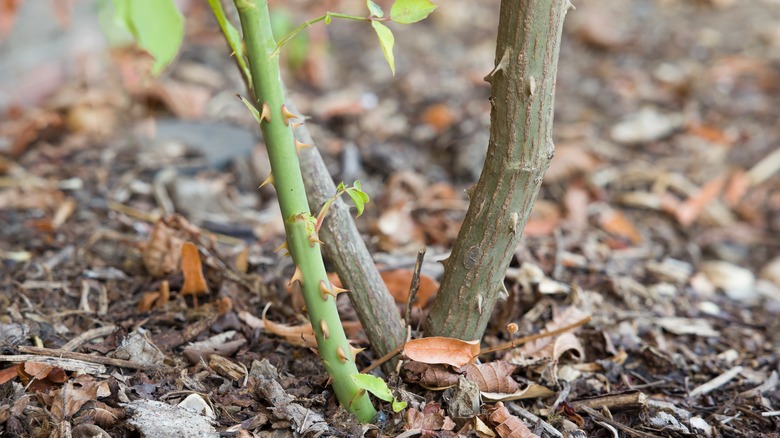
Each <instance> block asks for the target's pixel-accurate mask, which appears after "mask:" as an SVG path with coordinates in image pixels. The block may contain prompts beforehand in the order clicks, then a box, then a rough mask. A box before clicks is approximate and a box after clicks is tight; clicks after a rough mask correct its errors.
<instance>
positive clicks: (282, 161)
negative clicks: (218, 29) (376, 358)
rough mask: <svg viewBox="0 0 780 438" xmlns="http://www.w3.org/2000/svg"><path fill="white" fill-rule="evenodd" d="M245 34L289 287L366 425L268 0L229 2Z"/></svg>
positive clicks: (366, 406)
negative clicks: (298, 293)
mask: <svg viewBox="0 0 780 438" xmlns="http://www.w3.org/2000/svg"><path fill="white" fill-rule="evenodd" d="M234 3H235V5H236V8H237V10H238V13H239V17H240V20H241V28H242V29H243V31H244V40H245V44H246V54H247V58H248V60H249V69H250V71H251V77H252V81H253V88H254V92H255V94H256V96H257V98H258V101H257V102H255V104H256V106H257V107H259V108H262V111H261V113H262V114H263V117H261V119H260V129H261V131H262V133H263V139H264V140H265V143H266V145H267V148H268V156H269V158H270V161H271V172H272V174H273V181H274V186H275V187H276V193H277V197H278V199H279V205H280V208H281V211H282V215H283V217H284V226H285V231H286V234H287V248H288V250H289V251H290V255H291V256H292V258H293V262H294V263H295V266H296V271H295V276H294V277H293V279H292V280H291V282H292V281H299V283H300V286H301V290H302V291H303V296H304V300H305V302H306V307H307V309H308V313H309V319H310V320H311V323H312V328H313V329H314V334H315V337H316V338H317V348H318V351H319V355H320V358H321V359H322V362H323V364H324V366H325V369H326V370H327V371H328V374H330V376H331V378H332V384H333V389H334V392H335V393H336V397H337V398H338V400H339V402H340V403H341V405H342V406H344V407H345V408H346V409H347V410H348V411H350V412H352V413H353V414H355V416H356V417H357V419H358V420H359V421H361V422H364V423H366V422H369V421H371V420H372V419H373V418H374V415H375V414H376V411H375V409H374V406H373V405H372V404H371V401H370V399H369V398H368V394H366V392H365V391H364V390H361V389H360V388H359V387H358V386H357V385H356V384H355V382H354V381H353V380H352V377H351V376H352V375H353V374H356V373H357V372H358V371H357V367H356V365H355V360H354V353H353V351H352V347H351V346H350V344H349V341H348V340H347V337H346V335H345V334H344V329H343V327H342V325H341V320H340V318H339V314H338V311H337V309H336V300H335V294H336V290H335V289H334V287H333V286H332V285H331V284H330V282H329V281H328V278H327V274H326V271H325V265H324V263H323V260H322V253H321V251H320V245H319V243H317V238H316V234H312V232H314V233H316V231H315V230H312V227H311V226H310V224H311V220H312V219H314V218H313V217H312V215H311V212H310V210H309V205H308V203H307V200H306V192H305V189H304V184H303V177H302V176H301V169H300V165H299V161H298V153H297V149H296V146H295V138H294V136H293V128H292V126H291V124H290V122H289V121H290V114H289V112H288V111H287V110H286V108H284V92H283V88H282V82H281V74H280V71H279V57H278V53H277V52H276V48H277V44H276V41H275V40H274V37H273V34H272V33H271V21H270V17H269V13H268V2H267V0H234Z"/></svg>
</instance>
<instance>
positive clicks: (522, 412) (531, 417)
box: [506, 403, 563, 438]
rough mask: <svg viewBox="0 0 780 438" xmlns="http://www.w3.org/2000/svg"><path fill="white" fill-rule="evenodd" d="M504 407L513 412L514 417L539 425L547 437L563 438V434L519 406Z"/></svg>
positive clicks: (507, 405) (512, 404) (509, 404)
mask: <svg viewBox="0 0 780 438" xmlns="http://www.w3.org/2000/svg"><path fill="white" fill-rule="evenodd" d="M506 407H508V408H509V410H510V411H512V412H514V413H515V414H516V415H519V416H521V417H523V418H524V419H526V420H528V421H529V422H531V423H534V424H541V425H542V428H543V429H544V431H545V432H547V433H548V434H549V435H552V436H554V437H556V438H563V434H562V433H561V432H560V431H558V429H556V428H554V427H553V426H552V425H551V424H550V423H548V422H546V421H544V420H542V419H541V418H539V417H537V416H536V415H534V414H532V413H531V412H529V411H527V410H525V409H523V408H521V407H520V406H517V405H516V404H514V403H507V404H506Z"/></svg>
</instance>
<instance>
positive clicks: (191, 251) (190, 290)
mask: <svg viewBox="0 0 780 438" xmlns="http://www.w3.org/2000/svg"><path fill="white" fill-rule="evenodd" d="M181 271H182V274H183V275H184V284H183V285H182V287H181V294H182V295H194V296H195V297H196V298H197V296H198V295H201V294H205V293H208V291H209V287H208V285H206V278H205V277H204V276H203V266H202V265H201V263H200V253H199V251H198V247H197V246H195V244H193V243H192V242H184V243H183V244H182V246H181ZM196 303H197V301H196Z"/></svg>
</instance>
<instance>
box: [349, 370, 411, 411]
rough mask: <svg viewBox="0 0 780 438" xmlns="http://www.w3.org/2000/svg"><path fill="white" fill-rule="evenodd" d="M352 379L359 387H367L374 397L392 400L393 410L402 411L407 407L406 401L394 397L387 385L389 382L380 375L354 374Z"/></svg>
mask: <svg viewBox="0 0 780 438" xmlns="http://www.w3.org/2000/svg"><path fill="white" fill-rule="evenodd" d="M352 380H353V381H354V382H355V384H356V385H357V386H358V387H359V388H362V389H365V390H366V391H368V392H370V393H371V394H373V395H374V397H376V398H378V399H381V400H384V401H387V402H391V403H392V406H393V411H395V412H401V411H402V410H404V408H406V402H405V401H400V400H398V399H396V398H395V397H393V392H392V391H390V388H388V387H387V383H385V381H384V380H382V379H380V378H379V377H375V376H372V375H371V374H352Z"/></svg>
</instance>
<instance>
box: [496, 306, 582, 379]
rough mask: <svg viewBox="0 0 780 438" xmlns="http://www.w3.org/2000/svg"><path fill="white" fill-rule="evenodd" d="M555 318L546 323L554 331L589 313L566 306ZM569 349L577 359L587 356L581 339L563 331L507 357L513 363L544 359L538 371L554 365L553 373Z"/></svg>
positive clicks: (547, 327) (536, 341)
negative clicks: (559, 360)
mask: <svg viewBox="0 0 780 438" xmlns="http://www.w3.org/2000/svg"><path fill="white" fill-rule="evenodd" d="M555 313H556V314H555V316H554V317H553V320H552V321H550V322H548V323H547V324H546V325H545V330H547V331H554V330H557V329H559V328H562V327H566V326H569V325H572V324H575V323H577V322H578V321H581V320H583V319H584V318H586V317H587V316H588V315H587V314H586V313H585V312H583V311H581V310H579V309H577V308H576V307H574V306H570V307H568V308H566V310H564V311H563V312H558V311H557V310H556V312H555ZM567 351H573V353H574V354H573V355H574V356H575V359H576V360H578V361H579V360H582V359H583V358H584V356H585V350H584V348H583V346H582V343H581V342H580V341H579V339H578V338H577V337H576V336H575V335H574V334H573V333H570V332H566V333H562V334H560V335H558V336H552V337H544V338H541V339H537V340H535V341H531V342H529V343H527V344H525V345H523V346H522V347H520V348H518V349H517V350H515V351H513V352H512V353H511V354H510V356H509V357H508V358H507V359H508V360H509V361H510V362H513V363H522V362H523V361H527V360H529V359H532V360H544V363H543V364H542V365H540V367H539V368H537V370H536V371H537V372H544V371H546V370H548V369H550V367H552V368H551V369H552V371H553V373H552V374H556V373H555V369H556V366H557V363H558V359H560V357H561V356H562V355H563V354H564V353H565V352H567Z"/></svg>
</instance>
